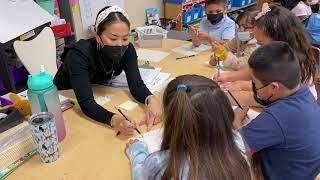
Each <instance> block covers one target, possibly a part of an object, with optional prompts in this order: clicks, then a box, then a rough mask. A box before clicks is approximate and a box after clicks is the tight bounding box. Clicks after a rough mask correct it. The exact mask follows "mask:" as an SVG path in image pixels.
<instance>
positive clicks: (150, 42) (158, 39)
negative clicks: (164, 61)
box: [136, 25, 168, 48]
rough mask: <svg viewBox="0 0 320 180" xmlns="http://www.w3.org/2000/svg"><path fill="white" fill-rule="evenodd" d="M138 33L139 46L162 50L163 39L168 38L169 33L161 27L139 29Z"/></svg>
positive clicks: (137, 29) (153, 26)
mask: <svg viewBox="0 0 320 180" xmlns="http://www.w3.org/2000/svg"><path fill="white" fill-rule="evenodd" d="M136 31H137V33H138V37H139V40H138V42H139V45H140V47H141V48H160V47H162V39H165V38H167V34H168V31H167V30H165V29H162V28H161V27H159V26H155V25H152V26H144V27H137V28H136Z"/></svg>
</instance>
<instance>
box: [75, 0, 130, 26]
mask: <svg viewBox="0 0 320 180" xmlns="http://www.w3.org/2000/svg"><path fill="white" fill-rule="evenodd" d="M113 5H118V6H119V7H121V8H124V0H94V1H93V0H79V6H80V14H81V19H82V26H83V29H84V30H89V29H90V27H91V26H92V25H94V24H95V21H96V17H97V14H98V12H99V11H100V10H101V9H102V8H104V7H106V6H113Z"/></svg>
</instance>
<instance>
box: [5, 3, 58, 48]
mask: <svg viewBox="0 0 320 180" xmlns="http://www.w3.org/2000/svg"><path fill="white" fill-rule="evenodd" d="M52 20H53V16H51V15H50V14H49V13H48V12H46V11H45V10H43V9H42V8H41V7H40V6H39V5H38V4H36V3H35V2H34V1H33V0H1V1H0V27H1V28H0V43H6V42H8V41H10V40H12V39H14V38H16V37H18V36H20V35H22V34H24V33H26V32H28V31H30V30H32V29H34V28H36V27H38V26H41V25H43V24H45V23H47V22H50V21H52Z"/></svg>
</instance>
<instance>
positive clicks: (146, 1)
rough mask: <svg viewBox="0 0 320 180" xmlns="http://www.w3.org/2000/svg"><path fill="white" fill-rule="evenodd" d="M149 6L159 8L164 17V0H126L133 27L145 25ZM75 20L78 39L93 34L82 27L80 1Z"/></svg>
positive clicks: (74, 16)
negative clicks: (146, 10) (146, 11)
mask: <svg viewBox="0 0 320 180" xmlns="http://www.w3.org/2000/svg"><path fill="white" fill-rule="evenodd" d="M149 7H156V8H159V14H160V18H161V17H163V14H164V13H163V11H164V10H163V8H164V6H163V1H162V0H125V10H126V12H127V13H128V14H129V17H130V22H131V28H135V27H139V26H144V25H145V21H146V20H145V16H146V15H145V9H146V8H149ZM73 20H74V26H75V27H74V28H75V33H76V39H77V40H79V39H83V38H85V39H86V38H90V37H92V36H93V34H92V33H91V32H89V31H84V30H83V28H82V23H81V15H80V7H79V1H78V4H77V10H76V12H75V13H74V14H73Z"/></svg>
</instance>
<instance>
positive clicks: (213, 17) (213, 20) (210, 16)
mask: <svg viewBox="0 0 320 180" xmlns="http://www.w3.org/2000/svg"><path fill="white" fill-rule="evenodd" d="M207 17H208V20H209V21H210V23H211V24H212V25H216V24H218V23H219V22H220V21H221V20H222V18H223V13H222V12H221V13H218V14H207Z"/></svg>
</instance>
